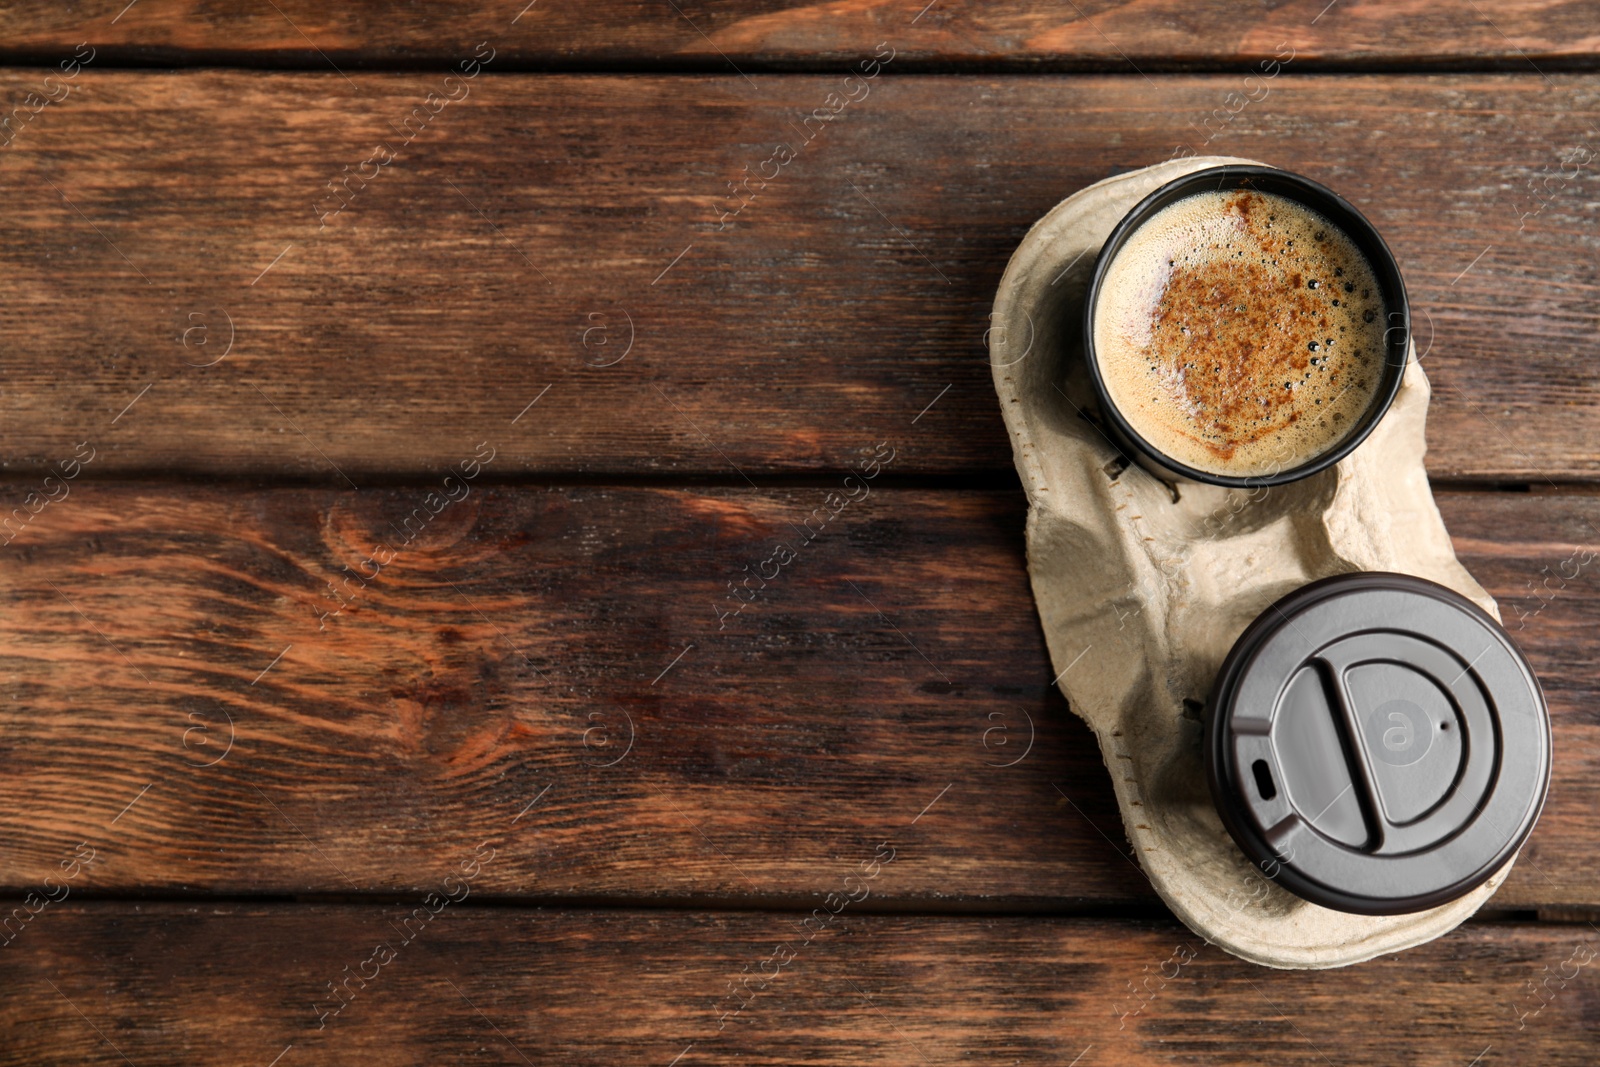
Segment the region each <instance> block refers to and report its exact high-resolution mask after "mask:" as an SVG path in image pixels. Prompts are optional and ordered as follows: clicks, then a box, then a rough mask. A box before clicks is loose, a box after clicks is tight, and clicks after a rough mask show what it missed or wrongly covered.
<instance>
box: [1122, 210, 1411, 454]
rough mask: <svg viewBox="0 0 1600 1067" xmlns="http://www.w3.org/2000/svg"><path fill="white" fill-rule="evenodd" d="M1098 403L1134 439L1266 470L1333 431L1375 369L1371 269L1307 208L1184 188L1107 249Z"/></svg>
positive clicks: (1381, 327)
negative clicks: (1107, 405)
mask: <svg viewBox="0 0 1600 1067" xmlns="http://www.w3.org/2000/svg"><path fill="white" fill-rule="evenodd" d="M1094 311H1095V320H1094V323H1093V332H1094V348H1095V358H1096V360H1097V362H1098V369H1099V373H1100V377H1101V380H1102V381H1103V383H1104V386H1105V389H1106V391H1107V392H1108V394H1109V396H1110V399H1111V401H1112V402H1113V403H1114V404H1115V405H1116V407H1117V408H1118V410H1119V411H1120V412H1121V414H1122V416H1123V418H1125V419H1126V420H1127V422H1128V424H1129V425H1130V426H1131V427H1132V428H1133V429H1134V430H1135V432H1137V433H1138V434H1139V436H1141V437H1142V438H1144V440H1145V441H1146V442H1148V444H1149V445H1150V446H1151V447H1153V448H1155V449H1157V450H1158V451H1160V452H1161V453H1163V454H1165V455H1166V456H1168V457H1170V458H1171V459H1173V460H1176V461H1177V462H1179V463H1182V464H1184V465H1186V466H1188V467H1191V468H1194V469H1196V470H1200V471H1204V472H1207V473H1210V474H1216V475H1224V476H1232V477H1253V476H1261V475H1273V474H1277V473H1279V472H1281V471H1284V470H1288V469H1291V468H1294V467H1298V466H1300V465H1302V464H1305V463H1308V462H1310V461H1311V460H1313V459H1315V458H1316V457H1317V456H1319V455H1322V454H1323V453H1325V452H1327V451H1328V450H1330V449H1332V448H1335V447H1336V446H1338V445H1339V443H1340V442H1341V441H1342V440H1344V439H1345V438H1346V437H1347V436H1349V434H1350V433H1351V431H1352V430H1353V429H1354V428H1355V427H1356V425H1357V423H1358V422H1359V421H1360V420H1361V417H1362V415H1363V414H1364V413H1365V412H1366V411H1367V409H1368V408H1369V407H1370V406H1371V405H1372V403H1373V398H1374V396H1375V395H1376V393H1377V391H1378V388H1379V385H1380V382H1381V380H1382V379H1383V377H1384V374H1383V369H1384V359H1385V353H1386V349H1387V339H1386V336H1385V331H1386V328H1387V323H1386V321H1385V318H1386V316H1385V308H1384V305H1383V300H1382V297H1381V295H1380V289H1379V284H1378V280H1377V277H1376V275H1375V274H1374V272H1373V269H1372V266H1371V265H1370V264H1369V263H1368V262H1367V260H1366V258H1365V257H1364V256H1363V255H1362V254H1361V252H1360V251H1359V250H1358V249H1357V248H1356V246H1355V244H1354V243H1353V242H1352V241H1351V239H1350V237H1349V236H1348V235H1347V234H1346V233H1344V231H1342V230H1341V229H1340V228H1339V227H1338V226H1336V225H1334V224H1333V223H1332V222H1331V221H1329V220H1328V219H1327V218H1326V217H1324V216H1323V215H1321V214H1320V213H1318V212H1317V211H1315V210H1313V209H1311V208H1309V207H1307V206H1305V205H1304V204H1300V203H1298V202H1296V201H1294V200H1290V199H1288V198H1286V197H1283V196H1279V195H1276V194H1273V193H1263V192H1259V191H1257V190H1254V189H1235V190H1232V191H1227V192H1200V193H1195V194H1193V195H1191V196H1186V197H1184V198H1182V199H1180V200H1177V201H1175V202H1174V203H1171V204H1168V205H1167V206H1166V207H1164V208H1162V209H1161V210H1159V211H1157V212H1156V213H1155V214H1153V215H1151V216H1150V217H1149V218H1148V219H1146V220H1145V221H1144V222H1143V224H1142V225H1140V226H1139V227H1138V228H1137V229H1136V230H1135V231H1134V232H1133V233H1132V234H1131V235H1130V236H1129V237H1128V238H1127V240H1126V241H1125V242H1124V243H1123V245H1122V246H1121V248H1119V249H1118V250H1117V251H1116V255H1115V258H1114V259H1113V260H1112V262H1111V263H1110V265H1109V267H1108V268H1107V270H1106V273H1105V276H1104V278H1103V280H1102V282H1101V284H1100V287H1099V290H1098V293H1097V299H1096V304H1095V309H1094Z"/></svg>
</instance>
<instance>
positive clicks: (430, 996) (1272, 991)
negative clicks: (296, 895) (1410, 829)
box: [0, 855, 1600, 1067]
mask: <svg viewBox="0 0 1600 1067" xmlns="http://www.w3.org/2000/svg"><path fill="white" fill-rule="evenodd" d="M855 858H856V857H855V856H854V855H850V856H847V857H844V858H842V859H841V860H840V861H839V862H838V863H836V864H834V865H832V866H831V867H830V868H829V870H828V871H826V872H824V873H826V874H828V875H830V876H832V877H834V878H838V877H840V876H842V872H843V871H845V870H849V869H852V868H853V867H854V861H855ZM495 862H498V859H496V860H495ZM895 862H896V863H898V862H899V861H898V860H896V861H895ZM491 866H492V864H491ZM885 869H886V870H887V869H888V868H885ZM869 884H870V883H869ZM869 891H870V890H869ZM406 916H407V911H406V910H405V909H401V908H387V909H385V908H377V907H369V908H357V907H330V906H299V907H293V906H289V907H285V906H276V907H272V906H266V907H263V906H240V905H228V904H223V905H207V906H204V907H182V906H177V905H172V904H153V905H145V906H142V907H131V906H127V905H120V906H97V905H92V904H78V903H77V902H76V901H73V900H71V899H70V898H69V899H68V900H66V901H65V902H63V903H61V904H58V905H51V906H49V907H48V908H47V909H46V910H45V911H43V912H41V913H40V914H39V915H37V916H36V917H35V918H34V920H33V922H32V923H31V924H30V925H29V926H28V927H27V928H26V929H24V930H23V932H22V933H21V935H20V936H18V937H17V938H16V939H15V940H14V941H13V943H11V944H9V945H7V946H5V947H4V948H3V949H0V967H3V968H4V971H5V974H6V984H7V988H6V997H5V1000H4V1002H3V1005H0V1035H3V1036H0V1063H4V1064H28V1065H30V1067H41V1065H52V1064H72V1065H74V1067H78V1065H82V1064H108V1065H109V1064H119V1065H120V1064H124V1062H127V1063H135V1064H145V1063H186V1064H230V1065H234V1064H253V1065H258V1067H266V1065H267V1064H269V1063H271V1062H272V1061H273V1057H275V1056H281V1059H280V1060H279V1061H278V1067H294V1065H301V1064H342V1063H353V1062H359V1063H363V1064H375V1065H385V1064H396V1065H399V1064H406V1065H410V1064H418V1063H429V1064H444V1063H466V1062H471V1063H491V1064H508V1065H509V1064H546V1063H549V1064H578V1063H581V1064H624V1063H626V1064H639V1063H645V1064H660V1065H663V1067H665V1065H667V1064H669V1063H674V1062H675V1063H677V1064H678V1065H679V1067H684V1065H695V1064H721V1063H730V1064H731V1063H741V1064H794V1063H807V1064H874V1065H879V1064H906V1065H919V1067H920V1065H925V1064H929V1063H934V1064H938V1063H951V1062H974V1063H1007V1064H1024V1063H1025V1064H1051V1065H1054V1067H1065V1065H1066V1064H1069V1063H1072V1062H1074V1060H1075V1059H1076V1061H1077V1062H1078V1063H1080V1064H1081V1065H1083V1067H1088V1065H1091V1064H1097V1063H1098V1064H1172V1063H1205V1064H1259V1063H1262V1062H1271V1063H1275V1064H1285V1065H1306V1067H1312V1065H1318V1067H1326V1065H1327V1064H1328V1063H1329V1062H1333V1063H1359V1064H1380V1063H1395V1062H1404V1063H1406V1064H1412V1065H1416V1067H1463V1065H1465V1064H1469V1063H1472V1062H1473V1058H1474V1057H1475V1056H1476V1057H1480V1059H1479V1063H1480V1064H1488V1063H1539V1064H1552V1065H1566V1064H1570V1065H1575V1067H1576V1065H1584V1067H1587V1065H1589V1064H1592V1063H1593V1061H1594V1041H1595V1037H1594V1027H1593V1020H1594V1017H1595V1014H1596V1013H1597V1012H1600V993H1597V987H1596V981H1595V976H1594V973H1593V971H1594V968H1595V966H1596V963H1595V962H1594V958H1595V956H1596V954H1597V953H1600V937H1597V935H1596V934H1595V932H1594V930H1593V929H1591V928H1590V927H1589V926H1587V925H1570V926H1564V925H1560V924H1545V923H1539V924H1534V923H1515V924H1505V923H1472V924H1469V925H1467V926H1465V927H1462V928H1460V929H1458V930H1456V931H1454V932H1453V933H1451V934H1447V935H1446V936H1444V937H1443V938H1441V939H1439V940H1437V941H1434V942H1432V943H1430V944H1428V945H1425V946H1422V947H1419V948H1415V949H1412V950H1409V951H1407V952H1405V953H1402V954H1400V955H1398V956H1387V957H1383V958H1381V959H1379V960H1375V961H1372V962H1370V963H1366V964H1360V965H1357V966H1355V967H1351V968H1346V969H1343V970H1338V971H1323V972H1314V971H1312V972H1308V971H1268V970H1264V969H1262V968H1259V967H1255V966H1253V965H1251V964H1247V963H1243V962H1241V961H1239V960H1236V959H1233V958H1231V957H1229V956H1226V955H1225V954H1224V953H1222V952H1221V950H1219V949H1215V948H1212V947H1210V946H1208V945H1205V944H1204V943H1203V942H1201V941H1199V940H1198V939H1197V938H1195V937H1194V936H1193V935H1191V934H1190V933H1189V932H1188V931H1187V930H1184V929H1183V928H1182V927H1180V926H1178V925H1177V924H1176V923H1173V922H1170V921H1162V922H1132V921H1103V920H1102V921H1094V920H1062V919H1040V918H1015V917H1011V918H999V917H994V918H965V919H952V918H930V917H913V916H873V915H864V914H858V913H852V912H851V911H850V910H849V909H848V908H846V909H845V910H843V911H841V912H840V913H839V914H838V915H837V916H834V917H833V918H832V919H831V921H830V923H829V925H827V926H826V927H822V928H821V929H820V931H819V932H814V933H813V934H811V939H810V941H809V943H807V942H806V936H807V935H806V933H805V931H804V930H803V929H802V927H801V925H800V923H801V920H802V918H803V916H802V915H798V914H781V913H779V914H753V913H721V914H717V913H713V914H704V915H689V914H683V913H672V912H639V911H625V910H623V911H619V910H604V911H582V910H541V911H531V910H523V909H499V908H495V909H486V908H475V907H472V906H471V902H470V898H469V899H468V901H467V902H465V903H463V904H459V905H446V906H444V907H443V908H441V910H440V911H439V913H438V914H437V915H436V916H435V917H433V918H432V919H430V920H428V921H427V922H426V923H425V924H423V923H419V924H418V925H415V926H413V927H410V928H408V929H410V930H411V932H412V936H411V938H410V940H409V943H402V933H401V929H400V928H399V927H398V924H399V923H400V922H402V921H404V919H405V917H406ZM379 946H384V947H387V949H388V950H389V951H388V953H385V954H383V955H377V956H375V953H378V952H380V951H381V949H380V948H379ZM780 953H781V954H780ZM775 954H776V955H775ZM377 959H387V960H388V962H387V963H386V964H384V965H382V966H379V965H378V964H377V963H376V962H369V961H375V960H377ZM777 959H783V960H785V963H784V965H783V966H782V967H781V968H778V965H777V962H776V960H777ZM769 960H771V961H773V962H771V963H770V964H769V965H768V967H767V972H768V973H769V974H770V973H771V972H772V971H773V970H774V969H776V970H777V977H773V978H767V979H765V980H763V978H762V970H761V965H762V964H763V963H764V962H766V961H769ZM1586 961H1587V962H1586ZM346 968H348V970H346ZM361 974H365V975H367V976H369V977H370V981H364V980H362V979H361V978H360V977H359V975H361ZM352 975H356V976H358V977H350V976H352ZM747 975H748V976H747ZM1561 976H1566V977H1567V980H1565V981H1563V980H1562V977H1561ZM336 981H337V982H341V983H344V982H347V983H348V985H347V986H346V988H347V989H348V990H349V994H348V996H347V998H346V999H344V1000H343V1002H342V1003H343V1007H342V1008H341V1009H340V1010H339V1011H338V1014H332V1011H331V1007H332V1006H333V1005H334V1004H336V1003H339V1002H337V1001H335V1000H334V999H333V998H332V997H331V996H330V995H329V993H328V983H330V982H336ZM735 983H739V985H737V986H735ZM1530 984H1537V985H1538V986H1540V987H1541V988H1540V989H1539V992H1537V993H1530V992H1529V986H1530ZM730 987H735V988H737V989H738V990H739V992H738V993H737V994H736V995H730V994H729V993H728V990H729V988H730ZM746 990H748V991H749V992H748V993H747V992H745V991H746ZM741 1004H742V1005H743V1010H741V1011H739V1013H738V1014H736V1015H735V1014H731V1013H732V1012H733V1011H734V1009H735V1008H737V1007H739V1006H740V1005H741ZM1536 1008H1537V1009H1538V1012H1537V1014H1533V1012H1534V1009H1536ZM323 1011H328V1014H327V1015H326V1016H323V1015H322V1014H321V1013H322V1012H323ZM725 1013H727V1014H725ZM319 1021H321V1022H322V1023H323V1024H324V1025H323V1026H322V1028H321V1029H318V1024H319ZM719 1022H720V1023H721V1025H722V1028H721V1029H720V1030H719V1029H718V1027H719ZM123 1057H126V1061H124V1059H123ZM674 1057H677V1058H676V1059H674Z"/></svg>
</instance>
